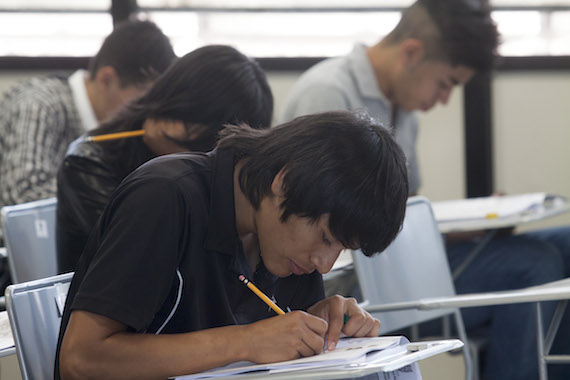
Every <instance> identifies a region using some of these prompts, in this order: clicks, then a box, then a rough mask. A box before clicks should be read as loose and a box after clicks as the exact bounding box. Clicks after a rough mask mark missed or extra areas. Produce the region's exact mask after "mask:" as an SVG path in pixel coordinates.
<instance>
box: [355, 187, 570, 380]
mask: <svg viewBox="0 0 570 380" xmlns="http://www.w3.org/2000/svg"><path fill="white" fill-rule="evenodd" d="M353 261H354V266H355V269H356V273H357V276H358V280H359V283H360V288H361V291H362V295H363V298H364V300H365V302H367V306H366V307H365V309H366V310H368V311H369V312H371V313H372V314H373V315H374V316H375V317H377V318H379V319H380V320H381V321H382V328H381V333H386V332H390V331H394V330H398V329H401V328H403V327H408V326H412V325H416V324H419V323H422V322H425V321H428V320H431V319H434V318H438V317H443V316H446V315H453V316H454V318H455V322H456V327H457V330H458V335H459V338H460V339H461V340H463V341H464V343H466V344H465V346H464V354H465V366H466V378H467V379H474V378H475V377H476V376H477V371H476V366H475V363H474V360H473V358H472V356H471V353H470V351H469V349H468V348H467V347H468V344H467V343H468V341H467V336H466V333H465V328H464V325H463V320H462V317H461V313H460V312H459V308H462V307H474V306H487V305H500V304H508V303H519V302H534V303H536V309H535V310H536V322H537V341H538V351H539V369H540V379H541V380H545V379H547V373H546V364H547V363H549V362H550V363H555V362H556V363H560V362H561V361H563V360H564V359H565V360H566V361H568V357H565V358H563V357H560V356H556V355H548V352H549V350H550V347H551V345H552V342H553V340H554V336H555V334H556V331H557V329H558V325H559V324H560V319H561V317H562V313H563V312H564V310H565V307H566V303H567V300H568V299H569V298H570V279H566V280H561V281H556V282H553V283H549V284H545V285H541V286H536V287H531V288H526V289H521V290H513V291H503V292H492V293H477V294H467V295H456V294H455V287H454V285H453V277H452V274H451V271H450V268H449V264H448V262H447V256H446V253H445V246H444V244H443V239H442V236H441V233H440V232H439V230H438V226H437V223H436V221H435V218H434V216H433V213H432V210H431V205H430V202H429V201H428V200H427V199H426V198H424V197H421V196H417V197H411V198H410V199H409V200H408V204H407V209H406V216H405V219H404V224H403V227H402V230H401V232H400V234H399V235H398V236H397V237H396V239H395V240H394V242H393V243H392V244H391V245H390V246H389V247H388V248H387V249H386V250H385V251H384V252H383V253H382V254H380V255H376V256H375V257H372V258H368V257H366V256H364V255H363V254H362V253H360V252H353ZM549 300H559V301H561V302H560V304H559V306H558V309H557V311H556V312H555V316H554V318H553V320H552V322H551V324H550V328H549V331H548V333H547V335H546V338H545V339H543V325H542V318H541V313H540V302H541V301H549Z"/></svg>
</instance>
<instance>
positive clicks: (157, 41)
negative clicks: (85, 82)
mask: <svg viewBox="0 0 570 380" xmlns="http://www.w3.org/2000/svg"><path fill="white" fill-rule="evenodd" d="M175 58H176V55H175V54H174V50H173V49H172V45H171V44H170V41H169V40H168V37H166V36H165V35H164V34H163V33H162V31H161V30H160V29H159V28H158V26H156V25H155V24H154V23H152V22H150V21H124V22H121V23H118V24H117V25H116V26H115V29H114V30H113V32H112V33H111V34H109V35H108V36H107V38H105V40H104V41H103V45H101V48H100V49H99V52H98V53H97V55H95V57H93V58H92V59H91V60H90V62H89V75H90V77H91V78H92V79H93V78H95V75H96V74H97V72H98V71H99V69H100V68H101V67H104V66H111V67H113V68H114V69H115V71H116V72H117V75H118V77H119V81H120V85H121V86H122V87H126V86H131V85H139V84H145V83H148V82H149V81H152V80H154V79H155V78H156V77H157V76H158V75H160V74H161V73H163V72H164V71H165V70H166V69H167V68H168V67H169V66H170V65H171V64H172V62H173V61H174V59H175Z"/></svg>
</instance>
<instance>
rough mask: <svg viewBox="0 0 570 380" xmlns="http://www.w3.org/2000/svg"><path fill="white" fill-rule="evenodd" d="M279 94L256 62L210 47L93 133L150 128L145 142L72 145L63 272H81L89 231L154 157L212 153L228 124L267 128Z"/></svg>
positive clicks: (61, 183) (63, 186)
mask: <svg viewBox="0 0 570 380" xmlns="http://www.w3.org/2000/svg"><path fill="white" fill-rule="evenodd" d="M272 113H273V96H272V93H271V90H270V88H269V85H268V84H267V80H266V77H265V73H264V72H263V70H262V69H261V68H260V66H259V65H258V64H257V63H256V62H255V61H254V60H252V59H250V58H248V57H246V56H245V55H243V54H242V53H240V52H239V51H237V50H236V49H234V48H232V47H229V46H224V45H211V46H205V47H202V48H199V49H196V50H194V51H193V52H191V53H188V54H186V55H185V56H184V57H182V58H180V59H178V60H177V61H176V63H174V64H173V65H172V67H170V69H169V70H168V71H167V72H166V73H164V74H163V75H162V76H160V77H159V78H158V80H157V81H156V83H155V84H154V85H153V86H152V87H151V88H150V90H149V91H148V92H147V93H146V94H145V95H144V96H142V97H141V98H139V99H137V100H136V101H134V102H133V103H131V104H129V105H128V106H127V107H126V108H125V109H124V110H123V111H122V112H121V113H119V114H118V115H117V116H116V117H115V118H114V119H112V120H110V121H108V122H106V123H104V124H102V125H101V126H100V127H98V128H97V129H95V130H93V131H91V132H89V133H88V135H89V136H98V135H104V134H109V133H115V132H124V131H134V130H141V129H142V130H144V131H145V134H144V136H143V137H131V138H123V139H116V140H111V141H100V142H94V141H87V140H86V139H85V137H86V136H82V137H80V138H79V139H77V140H76V141H74V142H73V143H72V144H71V146H70V147H69V150H68V152H67V155H66V157H65V160H64V162H63V164H62V166H61V168H60V170H59V173H58V193H57V198H58V207H57V252H58V264H59V270H60V271H61V272H62V273H63V272H67V271H71V270H74V269H75V265H76V263H77V260H78V259H79V256H80V254H81V252H82V251H83V247H84V246H85V243H86V241H87V238H88V236H89V233H90V231H91V228H92V227H93V225H94V224H95V222H96V221H97V219H98V218H99V216H100V215H101V213H102V212H103V209H104V208H105V206H106V204H107V201H108V200H109V198H110V196H111V193H112V192H113V191H114V190H115V188H116V187H117V186H118V185H119V183H120V182H121V181H122V180H123V178H124V177H125V176H126V175H127V174H129V173H130V172H131V171H133V170H134V169H136V168H137V167H138V166H139V165H141V164H142V163H144V162H146V161H148V160H150V159H151V158H153V157H156V156H158V155H163V154H169V153H174V152H182V151H202V152H203V151H209V150H211V149H212V148H213V147H214V145H215V142H216V137H217V133H218V131H219V130H220V129H222V127H223V126H224V124H226V123H233V124H236V123H247V124H248V125H250V126H251V127H253V128H268V127H269V125H270V123H271V118H272Z"/></svg>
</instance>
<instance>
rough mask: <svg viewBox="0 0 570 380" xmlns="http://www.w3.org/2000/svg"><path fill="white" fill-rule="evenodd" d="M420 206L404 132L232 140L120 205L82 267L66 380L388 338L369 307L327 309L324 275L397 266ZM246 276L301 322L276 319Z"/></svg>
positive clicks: (118, 196)
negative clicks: (353, 267) (408, 220)
mask: <svg viewBox="0 0 570 380" xmlns="http://www.w3.org/2000/svg"><path fill="white" fill-rule="evenodd" d="M407 194H408V184H407V175H406V166H405V158H404V155H403V153H402V150H401V149H400V147H399V146H398V145H397V144H396V143H395V141H394V140H393V138H392V137H391V135H390V132H389V131H387V130H385V129H384V128H382V127H380V126H379V125H377V124H375V122H374V121H372V120H371V119H370V118H368V117H367V116H366V115H362V114H353V113H350V112H328V113H323V114H316V115H309V116H304V117H301V118H298V119H295V120H293V121H291V122H289V123H287V124H283V125H281V126H279V127H276V128H273V129H270V130H253V129H251V128H249V127H247V126H240V127H227V128H226V129H225V130H224V131H223V133H222V138H221V140H220V141H219V142H218V148H217V149H216V150H215V151H213V152H210V153H180V154H175V155H170V156H164V157H159V158H156V159H153V160H151V161H149V162H148V163H146V164H144V165H143V166H141V167H140V168H138V169H137V170H136V171H134V172H133V173H132V174H130V175H129V176H128V177H127V178H126V179H125V180H124V181H123V182H122V184H121V185H120V186H119V188H118V189H117V191H115V193H114V194H113V196H112V198H111V200H110V202H109V204H108V206H107V208H106V209H105V211H104V213H103V215H102V217H101V218H100V220H99V222H98V224H97V226H96V227H95V229H94V231H93V232H92V234H91V236H90V238H89V241H88V243H87V246H86V248H85V251H84V254H83V255H82V256H81V259H80V261H79V263H78V267H77V270H76V272H75V277H74V279H73V282H72V284H71V287H70V290H69V295H68V298H67V302H66V306H65V312H64V316H63V320H62V326H61V331H60V339H59V342H58V351H57V357H56V370H55V371H56V373H55V377H56V379H59V378H60V373H61V376H62V377H64V378H65V379H75V378H77V379H83V378H121V379H122V378H136V379H143V378H166V377H169V376H176V375H183V374H187V373H193V372H199V371H204V370H207V369H211V368H214V367H218V366H221V365H225V364H228V363H231V362H235V361H240V360H248V361H252V362H256V363H266V362H272V361H281V360H288V359H293V358H297V357H300V356H310V355H314V354H316V353H319V352H321V351H322V349H323V347H324V345H325V343H327V346H328V348H329V349H331V348H332V349H334V346H335V345H336V343H337V341H338V338H339V336H340V334H341V332H343V333H345V334H346V335H349V336H355V337H362V336H376V335H377V334H378V331H379V328H380V322H379V321H378V320H376V319H374V318H372V317H371V316H370V315H369V314H368V313H367V312H365V311H364V310H362V309H361V308H360V307H358V305H357V304H356V302H355V300H354V299H346V298H343V297H340V296H335V297H330V298H327V299H324V291H323V284H322V277H321V274H322V273H327V272H328V271H329V270H330V269H331V267H332V265H333V263H334V261H335V260H336V258H337V257H338V255H339V253H340V251H341V250H342V249H343V248H361V249H362V251H363V252H364V253H365V254H366V255H372V254H374V253H376V252H380V251H382V250H383V249H384V248H385V247H386V246H387V245H388V244H389V243H390V242H391V241H392V240H393V239H394V237H395V236H396V234H397V232H398V231H399V228H400V226H401V223H402V220H403V217H404V210H405V205H406V199H407ZM240 274H243V275H245V276H246V277H248V278H249V279H250V280H252V281H253V282H254V283H255V284H256V285H257V286H258V287H259V288H260V289H261V290H262V291H263V292H265V293H266V294H268V295H269V296H270V297H273V298H274V299H275V300H276V302H277V304H278V305H279V306H281V308H283V309H287V310H293V311H292V312H289V313H286V314H285V315H280V316H275V313H274V312H273V311H272V310H271V309H269V308H268V307H267V305H266V304H265V303H263V302H262V301H261V300H260V299H259V298H258V297H257V296H255V295H254V294H253V293H252V292H251V291H250V290H249V289H247V288H246V287H245V286H244V285H243V284H242V283H241V282H240V281H239V279H238V276H239V275H240ZM344 315H348V316H349V317H350V319H349V321H348V322H347V323H346V324H344V323H343V318H344ZM325 341H326V342H325ZM60 369H61V372H60Z"/></svg>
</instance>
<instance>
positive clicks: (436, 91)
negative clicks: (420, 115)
mask: <svg viewBox="0 0 570 380" xmlns="http://www.w3.org/2000/svg"><path fill="white" fill-rule="evenodd" d="M474 74H475V70H473V69H471V68H469V67H467V66H463V65H456V66H452V65H450V64H448V63H445V62H440V61H430V60H424V61H421V62H419V63H417V64H415V65H413V66H410V67H407V68H406V69H404V70H403V71H402V72H401V73H400V75H399V77H398V79H397V85H396V86H395V102H396V103H397V104H398V105H399V106H400V107H402V108H403V109H405V110H408V111H416V110H420V111H427V110H429V109H431V108H433V107H434V106H435V105H436V104H437V103H442V104H447V102H448V100H449V96H450V95H451V91H452V90H453V87H455V86H457V85H463V84H465V83H467V82H468V81H469V80H470V79H471V77H473V75H474Z"/></svg>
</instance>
